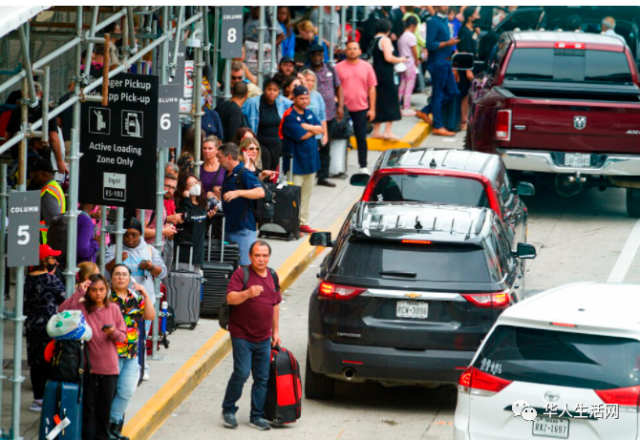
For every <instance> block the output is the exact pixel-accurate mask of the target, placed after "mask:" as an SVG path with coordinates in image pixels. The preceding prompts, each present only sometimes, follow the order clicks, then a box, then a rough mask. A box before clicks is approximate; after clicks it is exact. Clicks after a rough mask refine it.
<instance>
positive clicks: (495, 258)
mask: <svg viewBox="0 0 640 440" xmlns="http://www.w3.org/2000/svg"><path fill="white" fill-rule="evenodd" d="M498 248H499V246H498V239H497V237H496V235H495V234H490V235H489V237H488V239H487V262H488V263H489V272H490V273H491V277H492V278H493V280H494V281H496V282H500V281H502V278H504V275H503V270H502V262H501V260H500V257H499V252H498Z"/></svg>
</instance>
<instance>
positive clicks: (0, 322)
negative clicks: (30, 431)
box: [0, 163, 8, 436]
mask: <svg viewBox="0 0 640 440" xmlns="http://www.w3.org/2000/svg"><path fill="white" fill-rule="evenodd" d="M7 197H8V194H7V164H4V163H3V164H2V165H0V250H1V251H2V252H1V253H2V255H0V359H4V357H3V356H4V321H5V319H6V315H5V310H4V296H5V294H6V293H7V292H5V288H4V287H5V283H6V281H7V280H5V277H6V276H7V275H8V274H7V253H6V252H5V250H6V240H5V234H6V232H7V214H8V211H7ZM6 378H7V377H6V376H5V375H4V372H3V371H0V396H2V388H3V381H4V380H5V379H6ZM0 420H2V405H0ZM0 435H3V436H4V430H3V429H2V425H1V422H0Z"/></svg>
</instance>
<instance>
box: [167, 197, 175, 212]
mask: <svg viewBox="0 0 640 440" xmlns="http://www.w3.org/2000/svg"><path fill="white" fill-rule="evenodd" d="M164 210H165V213H166V215H174V214H175V213H176V201H175V200H174V199H169V200H167V199H164Z"/></svg>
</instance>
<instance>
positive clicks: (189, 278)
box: [165, 245, 202, 330]
mask: <svg viewBox="0 0 640 440" xmlns="http://www.w3.org/2000/svg"><path fill="white" fill-rule="evenodd" d="M189 250H190V253H189V269H188V270H184V269H176V270H173V271H170V272H169V276H168V277H167V281H166V283H165V284H166V285H167V302H168V303H169V305H170V306H171V307H173V310H174V312H175V323H176V326H178V327H179V326H181V325H189V326H190V328H191V330H193V329H195V328H196V325H198V319H200V300H201V298H200V297H201V295H202V277H201V276H200V274H199V273H196V272H194V270H193V247H191V246H190V247H189ZM179 261H180V246H177V245H176V259H175V266H176V267H177V266H178V262H179Z"/></svg>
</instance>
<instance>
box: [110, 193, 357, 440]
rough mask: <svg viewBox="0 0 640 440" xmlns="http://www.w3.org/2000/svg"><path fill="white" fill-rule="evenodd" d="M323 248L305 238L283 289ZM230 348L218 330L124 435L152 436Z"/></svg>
mask: <svg viewBox="0 0 640 440" xmlns="http://www.w3.org/2000/svg"><path fill="white" fill-rule="evenodd" d="M358 198H359V197H358ZM356 200H357V199H356ZM356 200H354V201H353V203H355V202H356ZM350 210H351V206H349V208H348V209H347V210H345V211H344V212H343V213H342V214H341V215H340V216H339V218H338V219H336V221H335V222H334V223H333V224H332V225H331V227H330V228H329V231H331V234H332V235H333V236H334V237H335V236H336V235H337V234H338V232H340V227H341V226H342V223H343V222H344V218H345V217H346V216H347V214H348V212H349V211H350ZM324 249H325V248H322V247H315V246H311V245H310V244H309V237H308V236H307V237H305V238H304V240H303V241H302V243H301V244H300V246H298V248H297V249H296V250H295V251H294V252H293V253H292V254H291V255H290V256H289V258H287V259H286V261H285V262H284V263H282V265H281V266H280V267H279V268H278V270H277V272H278V276H279V277H280V286H281V288H282V291H283V292H284V291H285V290H287V289H288V288H289V287H290V286H291V285H292V284H293V283H294V282H295V280H296V279H297V278H298V277H299V276H300V275H301V274H302V273H303V272H304V271H305V269H306V268H307V267H308V266H309V264H310V263H311V262H312V261H313V260H314V259H315V258H316V257H317V256H318V255H320V254H321V253H322V251H323V250H324ZM230 351H231V339H230V337H229V333H228V332H227V331H226V330H218V331H217V332H216V334H215V335H213V337H211V339H209V340H208V341H207V342H205V344H204V345H203V346H202V347H200V349H199V350H198V351H197V352H196V353H195V354H194V355H193V356H191V358H189V360H188V361H187V362H186V363H185V364H184V365H183V366H182V367H180V369H179V370H178V371H177V372H176V373H175V374H174V375H173V376H172V377H171V379H169V380H168V381H167V383H166V384H165V385H164V386H163V387H162V388H160V390H158V392H157V393H156V394H154V396H153V397H152V398H151V399H149V401H148V402H147V403H146V404H145V406H144V407H142V409H140V410H139V411H138V412H137V413H136V414H135V415H134V416H133V418H131V420H129V422H127V424H126V425H125V426H124V428H123V430H122V435H124V436H126V437H129V438H130V439H131V440H147V439H149V438H151V436H152V435H153V434H154V433H155V432H156V431H157V430H158V429H159V428H160V427H161V426H162V424H163V423H164V421H165V420H166V419H167V417H169V415H171V413H172V412H173V410H175V409H176V408H177V407H178V406H179V405H180V404H181V403H182V402H183V401H184V400H185V399H186V398H187V397H189V395H190V394H191V393H192V392H193V390H194V389H195V388H196V387H197V386H198V384H199V383H200V382H202V380H203V379H204V378H205V377H207V375H208V374H209V373H210V372H211V370H212V369H213V368H214V367H215V366H216V365H217V364H218V363H219V362H220V361H221V360H222V359H223V358H224V357H225V356H226V355H227V354H228V353H229V352H230Z"/></svg>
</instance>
